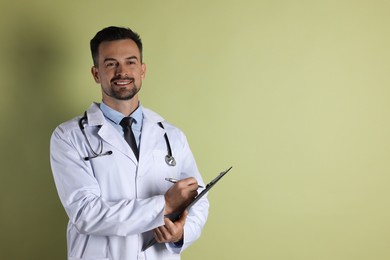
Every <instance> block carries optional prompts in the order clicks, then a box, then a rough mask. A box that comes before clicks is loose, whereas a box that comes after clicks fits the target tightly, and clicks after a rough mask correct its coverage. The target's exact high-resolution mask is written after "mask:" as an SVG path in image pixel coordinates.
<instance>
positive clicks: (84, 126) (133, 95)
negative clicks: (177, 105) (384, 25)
mask: <svg viewBox="0 0 390 260" xmlns="http://www.w3.org/2000/svg"><path fill="white" fill-rule="evenodd" d="M90 45H91V52H92V57H93V62H94V66H93V67H92V70H91V71H92V75H93V78H94V80H95V81H96V83H98V84H100V86H101V91H102V102H101V103H93V104H92V105H91V106H90V107H89V108H88V110H87V111H86V112H85V114H84V116H79V117H76V118H74V119H72V120H70V121H68V122H65V123H63V124H61V125H59V126H58V127H57V128H56V129H55V130H54V132H53V134H52V137H51V143H50V161H51V166H52V171H53V176H54V181H55V184H56V187H57V191H58V194H59V197H60V200H61V202H62V204H63V206H64V208H65V211H66V213H67V215H68V217H69V223H68V227H67V249H68V250H67V251H68V259H69V260H76V259H85V260H87V259H88V260H92V259H95V260H103V259H110V260H136V259H137V260H141V259H146V260H150V259H180V253H181V252H182V251H183V250H184V249H186V248H187V247H188V246H189V245H191V244H192V243H193V242H194V241H195V240H196V239H198V238H199V236H200V234H201V231H202V229H203V226H204V224H205V222H206V219H207V215H208V207H209V204H208V201H207V199H206V198H202V199H201V200H200V201H199V202H198V203H197V204H195V205H194V206H193V207H192V208H191V209H190V210H189V212H187V211H185V212H184V213H183V214H182V215H181V217H180V219H179V220H177V221H174V222H172V221H170V220H169V219H168V218H166V217H164V216H166V215H168V214H171V213H175V212H181V211H182V210H183V209H184V208H185V207H186V205H187V204H188V203H189V202H190V201H191V200H192V199H193V198H194V197H195V196H196V195H197V194H198V185H204V183H203V180H202V178H201V176H200V173H199V171H198V169H197V166H196V163H195V160H194V157H193V155H192V153H191V150H190V148H189V145H188V143H187V140H186V137H185V135H184V134H183V133H182V132H181V131H180V130H179V129H178V128H176V127H174V126H173V125H171V124H170V123H168V122H166V121H165V120H164V119H163V118H162V117H161V116H159V115H158V114H156V113H154V112H152V111H151V110H149V109H147V108H144V107H143V106H142V105H141V104H140V101H139V97H138V93H139V91H140V89H141V86H142V80H143V79H144V78H145V71H146V66H145V64H144V63H143V61H142V43H141V39H140V37H139V35H138V34H137V33H135V32H133V31H132V30H130V29H128V28H121V27H108V28H105V29H103V30H101V31H99V32H98V33H97V34H96V36H95V37H94V38H93V39H92V40H91V42H90ZM127 117H131V118H132V119H128V120H127V121H131V123H129V124H128V125H125V124H124V122H125V121H126V119H124V118H127ZM128 129H130V130H131V131H129V130H128ZM125 138H126V140H125ZM132 140H133V141H132ZM134 141H135V145H134V144H132V142H133V143H134ZM128 142H129V143H130V144H129V143H128ZM131 146H132V147H131ZM167 155H168V156H167ZM170 156H171V157H170ZM166 157H167V159H166ZM165 178H175V179H177V180H180V181H178V182H177V183H175V184H173V183H170V182H168V181H166V180H165ZM152 239H155V240H156V241H157V243H156V244H155V245H154V246H152V247H150V248H148V249H146V250H145V249H144V248H143V246H144V245H146V244H148V243H149V242H150V241H151V240H152Z"/></svg>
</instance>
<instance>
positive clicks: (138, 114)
mask: <svg viewBox="0 0 390 260" xmlns="http://www.w3.org/2000/svg"><path fill="white" fill-rule="evenodd" d="M100 109H101V110H102V112H103V115H104V116H105V117H106V118H107V119H108V120H110V121H111V122H113V123H115V124H117V125H119V123H120V122H121V120H122V119H123V118H124V117H126V116H131V117H132V118H133V119H134V120H135V122H134V123H133V124H132V128H135V129H138V130H140V129H141V126H142V120H143V113H142V109H143V108H142V106H141V103H139V105H138V107H137V109H136V110H134V112H133V113H131V115H124V114H122V113H121V112H118V111H116V110H115V109H112V108H111V107H109V106H107V105H106V104H104V103H103V102H102V103H101V104H100Z"/></svg>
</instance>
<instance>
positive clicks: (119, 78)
mask: <svg viewBox="0 0 390 260" xmlns="http://www.w3.org/2000/svg"><path fill="white" fill-rule="evenodd" d="M116 80H131V81H133V82H134V81H135V80H134V78H133V77H122V76H120V75H119V76H115V77H113V78H112V79H111V83H112V82H114V81H116Z"/></svg>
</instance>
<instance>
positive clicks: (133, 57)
mask: <svg viewBox="0 0 390 260" xmlns="http://www.w3.org/2000/svg"><path fill="white" fill-rule="evenodd" d="M132 59H136V60H138V58H137V56H130V57H127V58H126V60H132Z"/></svg>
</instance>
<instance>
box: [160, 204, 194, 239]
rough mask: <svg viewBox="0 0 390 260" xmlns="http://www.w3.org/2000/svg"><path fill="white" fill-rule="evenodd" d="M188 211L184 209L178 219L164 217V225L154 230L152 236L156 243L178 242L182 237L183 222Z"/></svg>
mask: <svg viewBox="0 0 390 260" xmlns="http://www.w3.org/2000/svg"><path fill="white" fill-rule="evenodd" d="M187 215H188V211H187V210H185V211H184V212H183V214H182V215H181V217H180V219H178V220H176V221H175V222H172V221H171V220H170V219H169V218H165V219H164V222H165V225H164V226H161V227H158V228H156V229H155V230H154V238H155V239H156V241H157V242H158V243H168V242H173V243H174V242H178V241H180V240H181V239H183V235H184V224H185V222H186V218H187Z"/></svg>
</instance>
